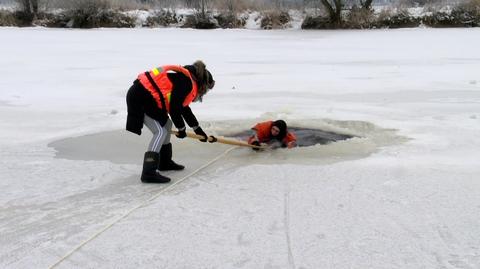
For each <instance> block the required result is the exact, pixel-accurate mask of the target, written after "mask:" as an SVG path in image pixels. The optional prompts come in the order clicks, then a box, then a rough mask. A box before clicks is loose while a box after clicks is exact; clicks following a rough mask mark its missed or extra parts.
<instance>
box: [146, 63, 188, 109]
mask: <svg viewBox="0 0 480 269" xmlns="http://www.w3.org/2000/svg"><path fill="white" fill-rule="evenodd" d="M169 71H174V72H178V73H182V74H184V75H185V76H187V77H188V78H190V80H191V81H192V91H191V92H190V93H189V94H188V95H187V97H186V98H185V100H184V101H183V106H184V107H186V106H188V105H190V103H191V102H193V100H195V97H196V96H197V83H196V82H195V80H194V79H193V77H192V75H191V74H190V71H188V70H187V69H186V68H184V67H182V66H180V65H165V66H161V67H156V68H153V69H152V70H150V71H147V72H145V73H141V74H140V75H138V80H139V81H140V83H141V84H142V85H143V87H145V89H147V90H148V92H150V94H151V95H152V97H153V99H154V100H155V102H156V103H157V106H158V108H160V109H163V105H162V98H161V97H160V95H159V92H158V91H157V89H156V87H155V86H154V85H152V83H150V80H149V78H148V76H147V73H149V74H150V77H151V78H152V79H153V82H154V83H155V84H156V86H157V88H158V89H160V92H161V94H162V95H163V100H164V101H165V106H166V108H165V109H166V110H167V112H170V99H171V95H172V89H173V84H172V82H171V81H170V79H168V76H167V73H168V72H169Z"/></svg>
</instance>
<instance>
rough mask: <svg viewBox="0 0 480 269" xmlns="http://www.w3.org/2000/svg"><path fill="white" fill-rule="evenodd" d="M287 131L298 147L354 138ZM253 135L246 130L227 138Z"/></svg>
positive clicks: (313, 132) (341, 135) (303, 131)
mask: <svg viewBox="0 0 480 269" xmlns="http://www.w3.org/2000/svg"><path fill="white" fill-rule="evenodd" d="M288 131H289V132H291V133H294V134H295V135H296V136H297V145H298V146H299V147H308V146H313V145H316V144H321V145H324V144H329V143H332V142H336V141H340V140H347V139H350V138H353V137H354V136H351V135H345V134H337V133H333V132H326V131H322V130H318V129H309V128H300V127H288ZM253 134H254V132H253V131H252V130H247V131H242V132H240V133H235V134H230V135H229V136H231V137H238V138H239V139H241V140H246V139H247V138H248V137H250V136H251V135H253Z"/></svg>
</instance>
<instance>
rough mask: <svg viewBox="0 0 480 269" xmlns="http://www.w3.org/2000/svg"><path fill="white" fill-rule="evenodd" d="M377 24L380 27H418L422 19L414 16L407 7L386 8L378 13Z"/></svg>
mask: <svg viewBox="0 0 480 269" xmlns="http://www.w3.org/2000/svg"><path fill="white" fill-rule="evenodd" d="M375 24H376V27H378V28H410V27H418V26H419V25H420V24H421V19H420V18H418V17H414V16H412V15H411V14H410V13H409V12H408V10H407V9H393V10H391V9H385V10H382V11H381V12H380V14H379V15H378V18H377V21H376V23H375Z"/></svg>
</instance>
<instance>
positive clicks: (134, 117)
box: [126, 65, 198, 135]
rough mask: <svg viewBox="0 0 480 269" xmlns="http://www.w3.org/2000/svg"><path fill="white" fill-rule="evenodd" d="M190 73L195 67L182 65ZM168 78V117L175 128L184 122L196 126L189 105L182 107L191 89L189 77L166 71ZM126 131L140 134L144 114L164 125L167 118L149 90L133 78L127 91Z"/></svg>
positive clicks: (165, 112)
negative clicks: (170, 92)
mask: <svg viewBox="0 0 480 269" xmlns="http://www.w3.org/2000/svg"><path fill="white" fill-rule="evenodd" d="M184 67H185V68H186V69H188V70H189V71H190V72H191V73H192V72H195V67H193V66H191V65H187V66H184ZM168 78H169V79H170V81H171V82H172V85H173V87H172V95H171V97H170V117H171V118H172V121H173V124H174V125H175V127H177V129H183V128H185V122H184V120H185V121H186V122H187V124H188V126H190V127H195V126H198V121H197V119H196V118H195V115H194V114H193V112H192V110H191V109H190V107H189V106H186V107H183V102H184V100H185V98H186V97H187V96H188V94H189V93H190V92H191V91H192V82H191V80H190V78H189V77H187V76H185V75H184V74H182V73H176V72H175V73H168ZM127 113H128V115H127V126H126V129H127V131H130V132H132V133H136V134H138V135H140V134H141V133H142V127H143V118H144V115H145V114H146V115H147V116H149V117H150V118H152V119H154V120H156V121H158V122H160V124H161V125H162V126H164V125H165V123H166V122H167V119H168V113H167V111H166V110H164V109H160V108H159V107H158V106H157V103H156V102H155V99H153V96H152V95H151V94H150V92H149V91H148V90H147V89H145V87H143V85H142V84H141V83H140V81H138V80H135V81H134V82H133V85H132V86H131V87H130V89H129V90H128V93H127Z"/></svg>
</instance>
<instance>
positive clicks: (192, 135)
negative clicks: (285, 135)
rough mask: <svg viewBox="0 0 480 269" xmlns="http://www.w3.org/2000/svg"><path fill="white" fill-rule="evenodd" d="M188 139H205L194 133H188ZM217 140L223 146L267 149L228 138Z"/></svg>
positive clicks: (209, 140) (210, 137)
mask: <svg viewBox="0 0 480 269" xmlns="http://www.w3.org/2000/svg"><path fill="white" fill-rule="evenodd" d="M172 133H173V134H175V135H176V134H177V133H178V132H177V131H172ZM187 137H189V138H193V139H202V138H203V136H201V135H197V134H195V133H192V132H187ZM215 138H216V139H217V141H215V142H218V143H222V144H227V145H234V146H241V147H250V148H255V149H265V147H262V146H256V145H250V144H248V143H247V142H244V141H240V140H236V139H227V138H223V137H218V136H215ZM212 139H213V137H212V136H209V137H208V140H207V141H208V142H211V141H212ZM215 142H213V143H215Z"/></svg>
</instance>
